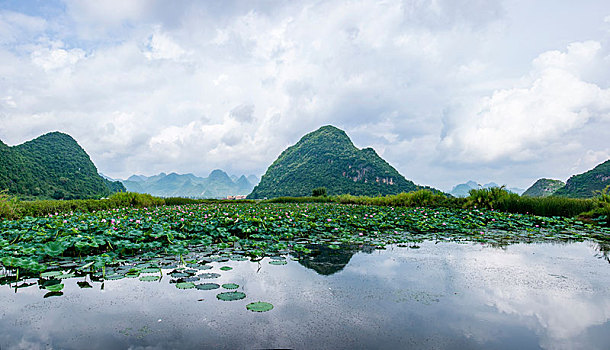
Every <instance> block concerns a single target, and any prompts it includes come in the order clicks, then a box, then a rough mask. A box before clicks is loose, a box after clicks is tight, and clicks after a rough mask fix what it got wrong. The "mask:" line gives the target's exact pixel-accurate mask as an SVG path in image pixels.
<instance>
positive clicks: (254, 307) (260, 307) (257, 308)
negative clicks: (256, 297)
mask: <svg viewBox="0 0 610 350" xmlns="http://www.w3.org/2000/svg"><path fill="white" fill-rule="evenodd" d="M246 309H248V310H250V311H252V312H266V311H270V310H271V309H273V305H272V304H270V303H266V302H264V301H257V302H255V303H250V304H248V305H246Z"/></svg>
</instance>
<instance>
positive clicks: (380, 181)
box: [248, 125, 424, 198]
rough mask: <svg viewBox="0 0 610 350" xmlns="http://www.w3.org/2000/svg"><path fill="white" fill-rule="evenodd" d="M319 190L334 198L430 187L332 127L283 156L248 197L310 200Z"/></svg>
mask: <svg viewBox="0 0 610 350" xmlns="http://www.w3.org/2000/svg"><path fill="white" fill-rule="evenodd" d="M317 187H325V188H326V189H327V191H328V194H329V195H335V194H353V195H368V196H375V195H387V194H397V193H401V192H411V191H416V190H418V189H422V188H424V187H421V186H417V185H415V184H414V183H413V182H412V181H409V180H407V179H405V178H404V177H403V176H402V175H400V174H399V173H398V171H396V169H394V168H393V167H392V166H391V165H390V164H388V163H387V162H386V161H385V160H383V159H382V158H381V157H379V156H378V155H377V153H376V152H375V150H373V149H372V148H365V149H362V150H360V149H358V148H356V147H355V146H354V144H353V143H352V141H351V140H350V138H349V137H348V136H347V134H346V133H345V132H344V131H343V130H340V129H338V128H336V127H334V126H330V125H328V126H323V127H321V128H320V129H318V130H316V131H314V132H311V133H309V134H307V135H305V136H303V137H302V138H301V140H299V142H297V143H296V144H295V145H293V146H291V147H288V148H287V149H286V150H285V151H284V152H282V154H280V156H279V157H278V158H277V159H276V160H275V161H274V162H273V164H271V166H269V168H268V169H267V172H266V173H265V175H263V177H262V179H261V181H260V183H259V184H258V185H257V186H256V187H255V188H254V190H253V191H252V193H251V194H250V195H249V196H248V198H264V197H267V198H273V197H280V196H308V195H311V194H312V190H313V189H315V188H317Z"/></svg>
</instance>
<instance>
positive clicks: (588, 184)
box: [555, 159, 610, 198]
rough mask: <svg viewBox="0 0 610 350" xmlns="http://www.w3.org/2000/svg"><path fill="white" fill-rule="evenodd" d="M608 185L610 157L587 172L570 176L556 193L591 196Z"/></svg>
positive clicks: (569, 195)
mask: <svg viewBox="0 0 610 350" xmlns="http://www.w3.org/2000/svg"><path fill="white" fill-rule="evenodd" d="M608 185H610V159H609V160H607V161H605V162H603V163H601V164H599V165H598V166H596V167H595V168H593V169H591V170H589V171H587V172H585V173H582V174H579V175H574V176H572V177H570V178H569V179H568V181H567V182H566V185H565V186H564V187H562V188H560V189H558V190H557V192H555V195H557V196H565V197H574V198H590V197H595V196H597V195H598V193H597V191H602V190H603V189H604V188H606V186H608Z"/></svg>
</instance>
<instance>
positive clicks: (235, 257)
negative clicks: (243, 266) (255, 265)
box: [231, 255, 248, 261]
mask: <svg viewBox="0 0 610 350" xmlns="http://www.w3.org/2000/svg"><path fill="white" fill-rule="evenodd" d="M231 260H233V261H246V260H248V258H246V257H244V256H239V255H237V256H235V255H232V256H231Z"/></svg>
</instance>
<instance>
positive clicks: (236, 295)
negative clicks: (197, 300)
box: [216, 292, 246, 301]
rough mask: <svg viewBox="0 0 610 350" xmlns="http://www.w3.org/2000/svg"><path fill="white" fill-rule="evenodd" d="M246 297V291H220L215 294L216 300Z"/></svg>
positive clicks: (232, 299)
mask: <svg viewBox="0 0 610 350" xmlns="http://www.w3.org/2000/svg"><path fill="white" fill-rule="evenodd" d="M245 297H246V293H242V292H222V293H219V294H217V295H216V298H218V300H222V301H234V300H240V299H244V298H245Z"/></svg>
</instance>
